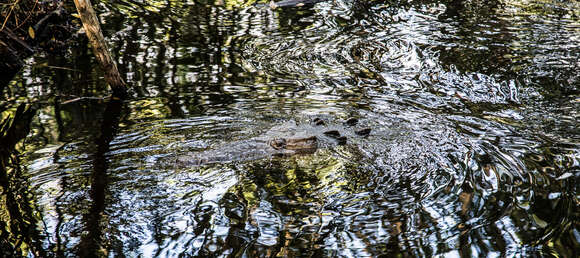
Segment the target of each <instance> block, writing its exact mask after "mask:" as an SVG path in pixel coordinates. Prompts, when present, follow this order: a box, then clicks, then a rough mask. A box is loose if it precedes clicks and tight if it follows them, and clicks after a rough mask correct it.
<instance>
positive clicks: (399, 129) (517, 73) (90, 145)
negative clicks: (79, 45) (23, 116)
mask: <svg viewBox="0 0 580 258" xmlns="http://www.w3.org/2000/svg"><path fill="white" fill-rule="evenodd" d="M231 2H236V3H237V2H239V1H216V2H215V3H213V2H207V1H195V2H194V3H189V4H184V3H182V2H180V1H167V2H162V3H163V4H159V5H155V6H153V4H151V5H148V4H147V3H137V2H125V1H121V2H119V3H113V2H111V1H101V4H100V5H99V6H100V7H101V8H102V9H101V10H102V18H103V27H104V28H105V30H106V31H107V33H108V34H109V35H111V37H110V38H109V39H108V40H109V42H108V43H109V44H110V48H111V49H113V50H114V51H113V52H114V53H115V54H116V55H117V56H116V58H117V62H118V65H119V69H120V70H121V71H123V73H124V74H126V78H125V79H126V80H127V82H128V83H129V84H131V85H134V86H135V87H136V89H135V91H134V93H133V96H132V98H131V99H130V100H129V101H127V102H126V103H125V107H124V109H123V112H122V114H121V116H120V121H119V126H118V130H117V131H116V134H115V135H114V137H113V138H112V140H111V141H110V143H109V144H108V148H107V149H106V151H105V152H104V153H100V152H99V151H100V150H101V149H100V146H98V144H96V143H95V142H96V141H95V139H98V137H99V135H100V134H99V129H100V124H99V121H101V120H102V119H103V116H105V117H106V115H107V114H105V115H103V111H104V110H105V105H106V103H103V102H101V101H94V100H90V99H87V100H81V101H78V102H73V103H69V104H63V105H52V104H43V105H44V106H43V107H42V108H41V109H40V110H39V114H40V117H41V119H39V120H38V121H36V122H35V124H33V128H34V129H33V132H32V133H31V135H30V136H29V138H30V139H29V140H28V141H29V142H30V144H31V147H30V148H31V150H29V154H27V156H26V157H25V158H24V162H25V164H26V170H27V171H26V175H27V176H28V177H29V182H30V192H31V193H32V195H33V196H34V201H35V205H36V206H38V209H39V213H40V214H41V216H40V217H41V219H39V221H37V222H38V225H39V227H40V228H42V230H43V232H45V234H44V235H45V236H46V237H44V238H42V239H39V240H38V241H40V242H42V245H43V246H45V247H46V248H47V250H49V249H50V250H51V251H50V252H53V251H54V252H55V253H57V254H65V255H72V254H76V253H77V252H78V248H79V247H81V246H85V245H84V243H86V242H87V241H89V240H87V237H86V236H87V235H90V236H93V235H97V236H98V237H97V240H96V242H97V246H98V250H100V251H99V252H103V254H106V255H103V256H116V255H128V256H141V255H142V256H146V257H152V256H171V257H173V256H201V257H205V256H227V255H232V256H236V257H238V256H241V257H245V256H250V257H253V256H259V257H263V256H275V255H278V256H285V257H294V256H313V257H320V256H323V257H334V256H339V257H343V256H344V257H375V256H379V255H386V256H395V255H402V256H420V257H422V256H427V257H429V256H434V255H446V256H447V255H449V256H496V255H497V256H513V255H515V256H545V255H555V254H561V255H562V256H574V255H575V254H577V253H578V249H579V248H580V246H579V242H578V235H579V231H578V227H579V225H578V221H579V220H578V214H579V213H578V197H579V192H578V183H577V182H578V180H579V179H580V172H579V171H580V170H579V168H580V151H579V148H578V147H579V143H580V141H579V140H580V134H579V133H578V129H577V128H578V126H580V125H579V124H578V121H580V120H579V114H578V110H580V101H579V100H578V99H579V96H578V85H579V82H580V78H579V77H578V71H579V70H580V62H579V61H578V60H579V59H580V37H578V32H579V31H580V19H579V13H578V10H580V6H579V5H578V2H577V1H569V2H567V1H566V2H562V1H442V2H441V1H440V2H435V1H412V2H407V1H356V0H335V1H319V3H316V4H312V5H310V4H309V5H305V6H304V7H279V8H276V9H271V8H269V7H268V6H267V5H263V4H255V5H254V4H247V5H246V4H235V3H231ZM316 2H318V1H316ZM37 58H38V59H42V58H40V57H35V59H37ZM68 58H70V59H73V60H74V59H75V58H76V57H74V56H72V57H68ZM79 69H80V68H79ZM91 69H92V68H91ZM27 72H30V75H29V76H32V77H35V76H36V77H39V78H40V79H39V80H50V79H46V78H53V77H52V76H54V78H55V79H53V80H61V78H60V77H59V78H57V76H56V75H53V74H51V73H49V72H47V71H43V70H42V69H37V70H30V68H26V69H25V70H24V71H23V74H25V73H27ZM69 73H74V72H73V71H70V72H69ZM98 73H100V71H99V72H97V74H98ZM66 76H71V78H72V75H66ZM15 80H20V81H23V80H26V79H25V77H24V75H20V77H17V78H16V79H15ZM91 80H95V81H98V79H97V78H92V79H91ZM98 83H102V82H98ZM47 85H49V84H48V83H47ZM15 92H18V91H15ZM28 97H34V98H37V99H45V98H47V97H46V96H44V95H43V94H42V93H38V94H37V95H34V96H30V95H28ZM46 103H49V102H46ZM50 103H52V102H50ZM349 118H356V119H357V120H358V123H354V122H353V123H352V124H349V122H348V121H349ZM318 119H320V120H322V121H324V124H317V123H318V122H317V121H319V120H318ZM350 121H354V120H350ZM367 128H368V129H370V134H368V135H365V134H364V133H360V132H361V131H360V130H364V129H367ZM333 130H336V131H338V132H339V133H340V136H344V137H346V142H345V144H342V143H341V142H340V140H338V139H337V138H338V137H334V136H332V134H324V133H325V132H329V131H333ZM49 131H54V132H57V134H58V135H48V134H49V133H48V132H49ZM310 136H316V139H317V142H316V144H317V145H316V148H315V150H314V151H312V150H310V149H309V152H307V153H300V151H296V150H292V151H288V150H287V151H286V152H283V151H280V150H275V149H274V148H273V147H272V146H273V145H272V143H271V140H274V139H286V141H287V142H286V144H288V146H290V142H291V141H288V139H295V138H307V137H310ZM288 148H289V147H288ZM97 163H98V164H101V163H104V164H105V165H104V166H105V169H104V172H106V173H102V171H101V172H100V173H101V174H97V172H99V171H100V170H98V169H96V168H95V167H97V168H99V166H97V165H96V164H97ZM96 174H97V175H98V176H95V175H96ZM101 179H102V180H101ZM96 186H99V187H100V188H99V187H96ZM98 200H99V201H98ZM99 203H101V204H99ZM105 240H106V241H105ZM49 247H50V248H49ZM103 250H106V251H103ZM95 252H97V250H95Z"/></svg>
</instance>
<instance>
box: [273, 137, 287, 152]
mask: <svg viewBox="0 0 580 258" xmlns="http://www.w3.org/2000/svg"><path fill="white" fill-rule="evenodd" d="M270 146H272V148H274V149H277V150H279V149H284V148H286V140H285V139H274V140H271V141H270Z"/></svg>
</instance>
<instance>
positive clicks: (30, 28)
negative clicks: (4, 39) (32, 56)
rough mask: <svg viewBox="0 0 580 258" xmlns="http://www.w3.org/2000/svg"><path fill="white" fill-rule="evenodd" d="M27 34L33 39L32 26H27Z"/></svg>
mask: <svg viewBox="0 0 580 258" xmlns="http://www.w3.org/2000/svg"><path fill="white" fill-rule="evenodd" d="M28 35H29V36H30V38H32V39H34V29H33V28H32V27H30V26H29V27H28Z"/></svg>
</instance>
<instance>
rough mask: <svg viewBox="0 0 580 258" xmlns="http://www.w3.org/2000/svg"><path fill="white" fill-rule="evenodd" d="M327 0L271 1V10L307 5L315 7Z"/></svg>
mask: <svg viewBox="0 0 580 258" xmlns="http://www.w3.org/2000/svg"><path fill="white" fill-rule="evenodd" d="M323 1H326V0H282V1H279V2H274V1H270V8H272V9H276V8H284V7H303V6H307V5H314V4H316V3H319V2H323Z"/></svg>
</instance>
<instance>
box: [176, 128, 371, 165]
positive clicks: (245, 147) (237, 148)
mask: <svg viewBox="0 0 580 258" xmlns="http://www.w3.org/2000/svg"><path fill="white" fill-rule="evenodd" d="M357 124H358V119H356V118H349V119H348V120H346V121H345V122H344V123H343V124H341V125H330V126H327V125H326V122H325V121H324V120H322V119H320V118H315V119H313V120H312V121H311V122H310V123H308V124H306V125H297V124H296V122H295V121H289V122H286V123H284V124H281V125H279V126H276V127H273V128H272V129H270V130H269V131H268V132H266V133H264V134H263V135H262V136H259V137H256V138H252V139H248V140H242V141H234V142H230V143H227V144H225V145H224V146H220V147H218V148H214V149H210V150H205V151H201V152H195V153H189V154H187V155H180V156H178V157H177V159H176V165H177V166H178V167H187V166H202V165H209V164H216V163H228V162H233V161H250V160H258V159H264V158H283V157H290V156H294V155H307V154H313V153H315V152H316V151H317V150H318V149H319V148H329V147H332V146H337V145H338V146H340V145H346V144H347V141H348V137H349V136H360V137H366V136H368V135H369V134H370V132H371V129H370V128H363V129H358V130H353V129H352V127H354V126H356V125H357ZM341 131H343V133H341Z"/></svg>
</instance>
